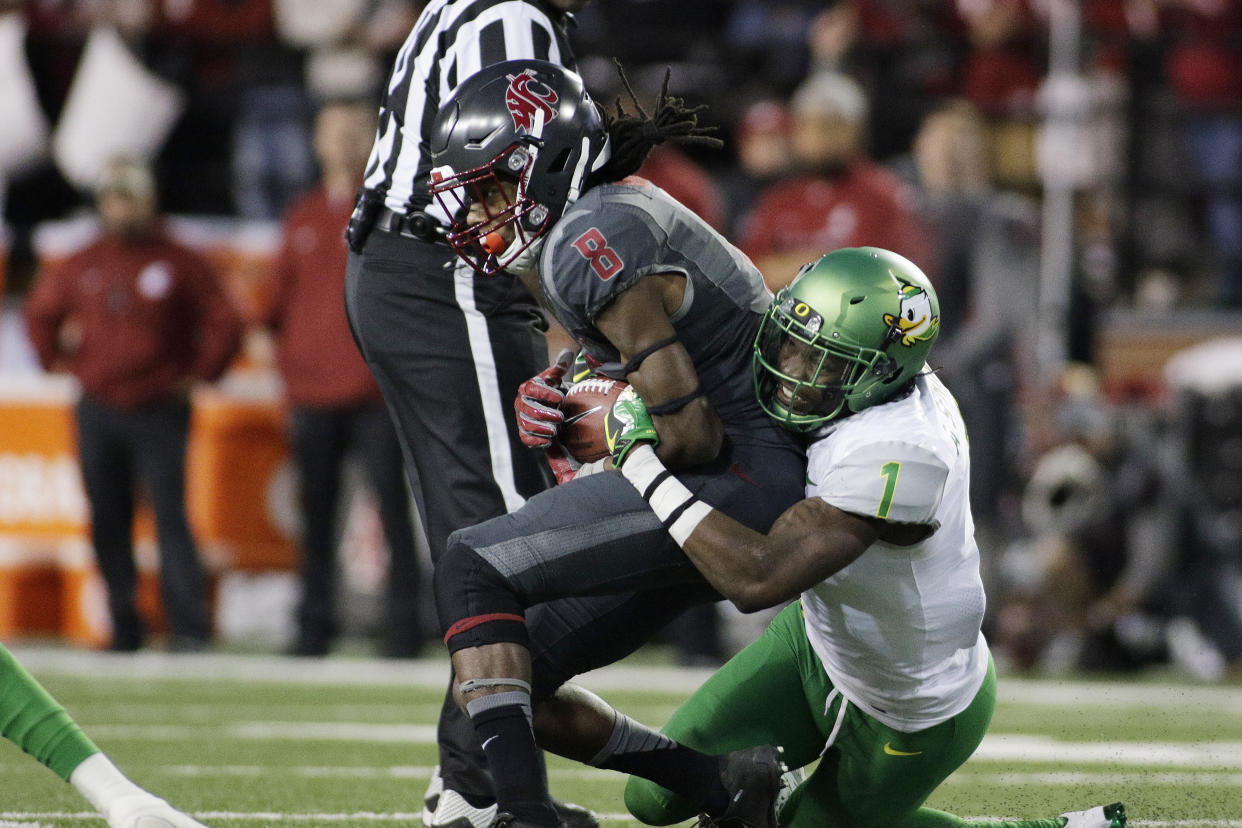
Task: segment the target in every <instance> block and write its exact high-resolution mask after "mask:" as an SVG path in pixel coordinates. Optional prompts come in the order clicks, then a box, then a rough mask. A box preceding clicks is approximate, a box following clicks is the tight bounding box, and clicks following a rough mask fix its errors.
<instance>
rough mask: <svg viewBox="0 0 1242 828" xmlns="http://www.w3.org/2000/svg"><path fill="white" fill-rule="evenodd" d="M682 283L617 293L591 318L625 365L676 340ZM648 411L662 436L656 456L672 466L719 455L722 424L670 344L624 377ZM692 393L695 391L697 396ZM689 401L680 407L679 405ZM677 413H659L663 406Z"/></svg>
mask: <svg viewBox="0 0 1242 828" xmlns="http://www.w3.org/2000/svg"><path fill="white" fill-rule="evenodd" d="M684 293H685V279H684V277H682V276H679V275H675V274H656V275H652V276H647V277H644V278H642V279H639V280H638V282H637V284H635V285H634V286H633V287H631V288H629V289H627V290H625V291H624V292H622V293H620V294H619V295H618V296H617V297H616V299H614V300H613V301H612V302H611V303H609V305H608V306H607V307H606V308H604V310H602V311H601V312H600V314H599V316H597V317H596V319H595V326H596V327H597V328H598V329H599V331H600V333H602V334H603V335H604V336H605V337H607V338H608V341H609V342H611V343H612V344H613V346H614V347H615V348H616V349H617V351H618V352H619V353H620V355H621V360H622V362H625V363H629V361H630V360H632V359H633V358H634V357H635V356H636V355H639V354H643V353H644V351H646V350H647V349H650V348H651V347H652V346H659V345H660V343H661V342H664V341H667V340H669V339H675V338H676V335H677V334H676V331H674V329H673V323H672V322H671V321H670V320H669V316H670V315H671V314H672V313H674V312H675V311H676V310H677V308H679V307H680V306H681V302H682V299H683V297H684ZM626 379H627V380H628V381H629V383H630V384H631V385H632V386H634V390H635V391H636V392H637V393H638V396H639V397H641V398H642V399H643V401H644V402H645V403H646V404H647V408H648V409H649V410H651V415H652V420H653V421H654V423H655V427H656V431H657V432H658V433H659V435H660V444H659V447H658V448H657V449H656V453H657V454H658V455H659V457H660V459H661V460H663V461H664V462H665V463H667V464H668V465H670V466H672V467H673V468H683V467H686V466H693V465H697V464H699V463H706V462H707V461H709V460H711V459H712V458H714V457H715V456H716V455H717V454H718V453H719V452H720V445H721V441H722V440H723V439H724V424H723V423H722V422H721V421H720V415H718V414H717V413H716V411H715V409H713V408H712V407H711V404H710V403H708V401H707V397H706V396H704V395H703V394H702V393H701V386H700V384H699V377H698V374H697V372H696V371H695V369H694V363H693V362H692V361H691V359H690V354H689V353H688V352H687V351H686V349H685V346H683V345H682V344H681V343H680V342H675V341H674V342H673V343H672V344H670V345H667V346H665V347H657V350H654V351H651V352H650V353H648V354H647V355H646V356H645V357H644V358H643V359H642V360H641V362H640V363H639V364H638V365H636V366H634V367H633V369H632V370H631V371H630V373H629V374H628V375H627V376H626ZM696 392H699V393H697V395H696ZM687 397H690V398H691V399H689V400H688V402H685V404H684V405H681V401H684V400H686V398H687ZM669 403H672V404H673V407H674V408H677V410H675V411H672V412H669V413H663V414H662V413H660V411H659V409H660V407H661V406H665V405H668V404H669Z"/></svg>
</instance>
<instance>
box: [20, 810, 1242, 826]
mask: <svg viewBox="0 0 1242 828" xmlns="http://www.w3.org/2000/svg"><path fill="white" fill-rule="evenodd" d="M191 816H193V817H195V818H197V819H204V820H212V819H227V820H235V821H238V822H247V821H256V822H418V821H419V820H420V818H421V814H419V813H393V814H385V813H377V812H372V811H355V812H353V813H294V814H286V813H281V812H279V811H250V812H246V811H196V812H194V813H193V814H191ZM596 816H598V817H599V818H600V820H601V821H605V820H606V821H609V822H638V820H636V819H634V817H632V816H630V815H629V814H628V813H617V814H596ZM1006 818H1007V817H997V816H990V817H967V821H977V820H996V819H1006ZM1008 818H1012V817H1008ZM40 819H92V820H98V821H101V822H102V819H101V818H100V816H99V814H97V813H95V812H94V811H32V812H23V811H5V812H0V820H3V821H0V826H6V828H7V826H8V825H14V826H15V828H35V826H34V825H32V824H31V823H29V822H25V821H24V820H40ZM11 820H23V821H22V822H16V823H13V822H10V821H11ZM1130 825H1131V826H1132V828H1242V819H1164V820H1156V819H1153V820H1143V819H1139V820H1135V819H1131V820H1130ZM39 828H47V826H39Z"/></svg>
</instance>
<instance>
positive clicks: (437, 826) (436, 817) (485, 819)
mask: <svg viewBox="0 0 1242 828" xmlns="http://www.w3.org/2000/svg"><path fill="white" fill-rule="evenodd" d="M440 785H441V790H440V793H439V794H438V795H436V797H435V800H436V801H435V809H434V810H433V811H432V812H431V815H430V818H428V813H427V811H426V809H424V810H423V825H425V826H426V828H488V826H490V825H492V824H493V823H494V822H495V821H496V805H495V803H493V804H491V805H488V806H487V807H484V808H476V807H474V806H473V805H471V804H470V803H469V802H467V801H466V799H465V797H463V796H462V795H461V794H459V793H458V792H457V791H454V790H452V789H451V788H445V787H443V785H444V783H443V781H441V783H440Z"/></svg>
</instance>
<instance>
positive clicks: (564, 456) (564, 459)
mask: <svg viewBox="0 0 1242 828" xmlns="http://www.w3.org/2000/svg"><path fill="white" fill-rule="evenodd" d="M544 454H546V455H547V457H548V465H549V466H550V467H551V468H552V474H554V475H556V485H558V486H559V485H561V484H562V483H568V482H569V481H571V480H573V479H574V477H575V476H577V474H578V469H580V468H581V467H582V465H581V464H580V463H579V462H578V461H577V460H575V459H574V458H572V457H570V456H569V452H567V451H565V447H564V446H562V445H561V444H560V443H558V442H556V441H555V440H552V441H549V443H548V447H547V448H546V449H544Z"/></svg>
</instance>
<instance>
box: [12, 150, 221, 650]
mask: <svg viewBox="0 0 1242 828" xmlns="http://www.w3.org/2000/svg"><path fill="white" fill-rule="evenodd" d="M96 201H97V207H98V213H99V222H100V228H101V230H102V234H101V237H100V238H99V239H98V240H97V241H95V242H94V243H92V244H91V245H89V246H88V247H87V248H86V249H84V250H82V251H80V252H78V253H77V254H75V255H73V256H71V257H70V258H69V259H67V260H66V261H65V262H64V263H63V264H61V265H60V266H58V267H55V268H52V269H49V270H47V271H46V272H44V273H43V274H42V275H41V276H40V278H39V280H38V281H37V283H36V285H35V287H34V290H33V291H32V292H31V295H30V297H29V300H28V301H27V303H26V308H25V315H26V324H27V328H28V330H29V335H30V339H31V341H32V343H33V344H34V347H35V350H36V352H37V353H38V355H39V360H40V362H42V363H43V366H44V367H45V368H46V369H48V370H56V369H60V368H65V369H67V370H68V371H70V372H71V373H73V374H74V375H75V376H76V377H77V378H78V381H79V382H80V383H81V386H82V395H81V399H80V401H79V402H78V406H77V424H78V450H79V454H80V458H81V463H82V476H83V479H84V482H85V486H86V496H87V499H88V501H89V503H90V509H91V541H92V543H93V544H94V547H95V556H96V559H97V561H98V563H99V569H100V572H101V574H102V575H103V579H104V583H105V584H106V585H107V588H108V601H109V606H110V609H111V612H112V627H113V633H112V642H111V649H113V650H121V651H131V650H136V649H138V648H139V647H140V646H141V645H142V643H143V638H144V627H143V623H142V620H141V619H140V618H139V615H138V611H137V609H136V607H135V603H134V587H135V579H136V572H135V567H134V560H133V548H132V544H131V540H130V533H131V531H132V528H133V517H134V484H135V482H136V481H141V482H142V484H143V486H144V488H145V490H146V494H147V496H148V498H149V499H150V502H151V506H152V508H153V509H154V511H155V522H156V531H157V533H158V538H159V549H160V594H161V597H162V600H163V605H164V610H165V613H166V615H167V617H168V622H169V626H170V628H171V632H172V635H171V638H170V641H169V648H170V649H172V650H182V651H185V650H189V651H193V650H201V649H203V648H205V647H206V646H207V643H208V640H209V637H210V632H211V623H210V619H209V616H208V610H207V596H206V576H205V574H204V571H203V566H202V563H201V562H200V561H199V557H198V550H197V548H196V546H195V542H194V538H193V536H192V535H191V533H190V528H189V524H188V521H187V519H186V510H185V452H186V441H187V435H188V431H189V423H190V398H189V389H190V385H191V384H192V383H193V382H194V381H196V380H199V381H205V382H210V381H213V380H215V379H216V378H218V377H219V376H220V375H221V374H223V373H224V370H225V369H226V368H227V367H228V365H229V363H230V362H231V361H232V359H233V357H234V356H235V355H236V354H237V351H238V349H239V347H240V345H241V335H242V320H241V318H240V316H239V315H238V314H237V312H236V310H235V309H234V307H233V305H232V303H231V302H230V301H229V299H228V297H227V295H226V293H225V291H224V289H223V287H222V286H221V284H220V281H219V279H218V278H217V275H216V273H215V272H214V271H213V270H212V267H211V265H210V264H209V263H208V262H207V261H206V260H205V259H203V258H202V257H201V256H199V255H198V254H197V253H195V252H194V251H192V250H189V249H188V248H186V247H184V246H183V245H181V244H179V243H177V242H176V241H174V240H173V239H172V238H170V237H169V236H168V235H167V234H166V233H165V232H164V230H163V228H162V226H161V222H160V217H159V212H158V209H157V204H156V191H155V181H154V179H153V177H152V175H151V172H150V171H149V170H148V169H147V168H146V167H145V166H142V165H141V164H138V163H135V162H133V161H128V160H117V161H114V162H113V163H112V164H110V165H109V166H108V168H107V169H106V170H105V172H104V173H103V175H102V176H101V178H100V181H99V182H98V185H97V188H96Z"/></svg>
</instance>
